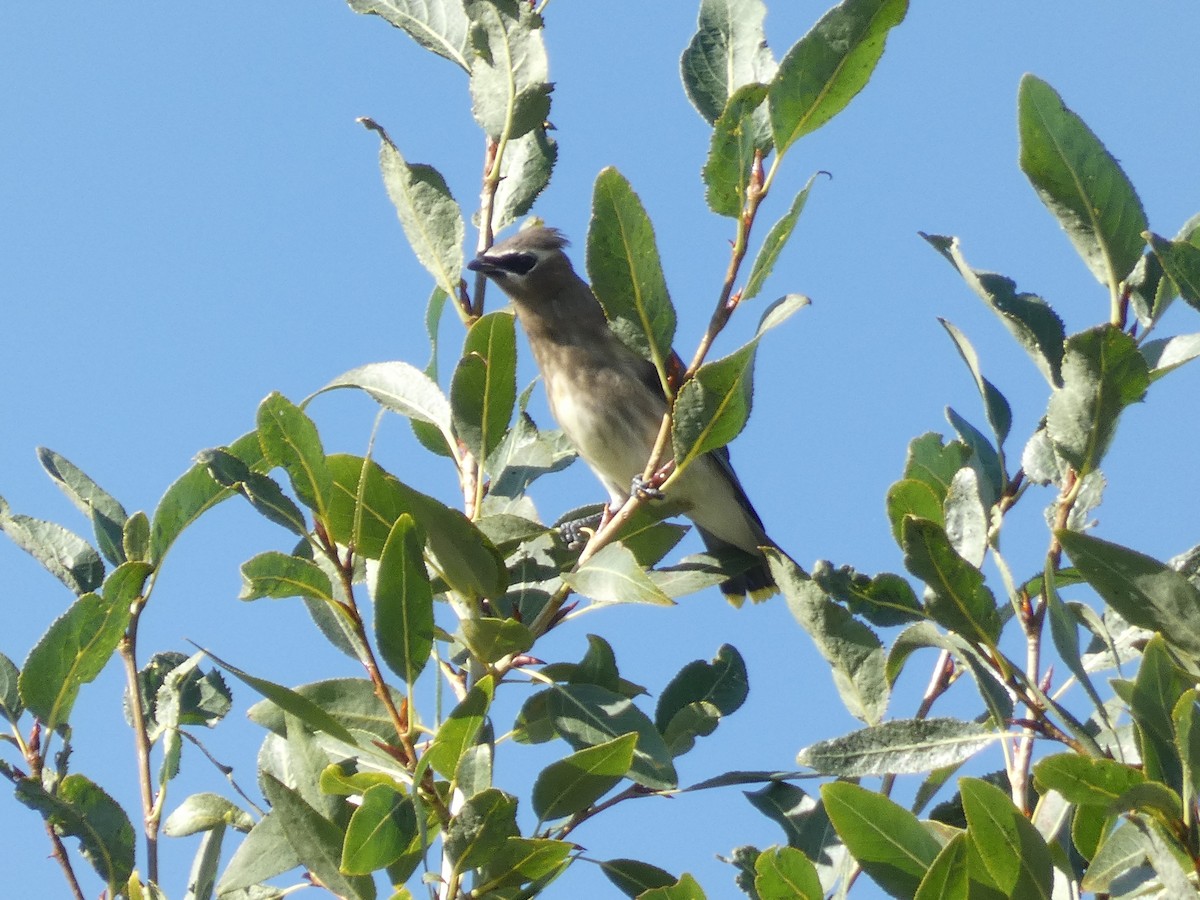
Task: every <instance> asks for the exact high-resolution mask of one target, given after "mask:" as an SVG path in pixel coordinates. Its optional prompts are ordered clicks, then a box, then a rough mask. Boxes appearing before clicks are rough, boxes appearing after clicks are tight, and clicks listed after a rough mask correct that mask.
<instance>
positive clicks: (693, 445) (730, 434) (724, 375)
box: [671, 294, 809, 471]
mask: <svg viewBox="0 0 1200 900" xmlns="http://www.w3.org/2000/svg"><path fill="white" fill-rule="evenodd" d="M808 302H809V301H808V298H807V297H802V296H800V295H799V294H789V295H788V296H786V297H783V298H782V299H780V300H778V301H776V302H775V303H773V304H771V306H770V307H768V308H767V310H766V312H764V313H763V316H762V319H761V320H760V322H759V326H758V331H757V332H756V333H755V335H754V337H753V338H752V339H751V340H750V341H749V342H748V343H746V344H745V345H743V346H742V347H740V348H739V349H737V350H735V351H734V352H733V353H731V354H729V356H726V357H725V358H723V359H719V360H716V361H715V362H710V363H705V364H704V365H703V366H701V367H700V369H699V371H697V372H696V377H695V378H693V379H691V380H690V381H688V382H687V383H686V384H684V385H683V387H682V388H680V390H679V396H678V397H677V398H676V400H675V408H674V421H673V422H672V423H671V443H672V445H673V447H674V452H675V465H676V471H681V470H683V469H685V468H686V467H687V466H689V465H691V463H692V462H694V461H695V460H696V459H698V458H699V457H701V456H703V455H704V454H706V453H709V452H711V451H713V450H716V449H718V448H720V447H724V446H725V445H726V444H728V443H729V442H730V441H732V440H733V439H734V438H735V437H737V436H738V434H740V433H741V431H742V429H743V428H744V427H745V426H746V421H747V420H748V419H749V418H750V405H751V398H752V395H753V391H754V386H753V382H754V355H755V353H756V352H757V351H758V343H759V341H760V340H762V337H763V335H764V334H766V333H767V332H768V331H770V330H771V329H772V328H774V327H776V326H777V325H779V324H780V323H782V322H784V321H786V320H787V319H788V318H790V317H791V316H792V315H793V314H794V313H795V312H796V311H797V310H800V309H802V308H804V307H805V306H807V305H808Z"/></svg>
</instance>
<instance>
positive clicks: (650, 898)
mask: <svg viewBox="0 0 1200 900" xmlns="http://www.w3.org/2000/svg"><path fill="white" fill-rule="evenodd" d="M638 898H639V900H705V894H704V891H703V889H701V887H700V885H699V883H697V881H696V879H695V878H693V877H692V876H691V875H689V874H688V873H687V872H684V873H683V875H681V876H680V877H679V880H678V881H676V882H674V883H672V884H668V885H664V886H663V887H656V888H651V889H650V890H648V891H646V892H645V893H642V894H639V895H638Z"/></svg>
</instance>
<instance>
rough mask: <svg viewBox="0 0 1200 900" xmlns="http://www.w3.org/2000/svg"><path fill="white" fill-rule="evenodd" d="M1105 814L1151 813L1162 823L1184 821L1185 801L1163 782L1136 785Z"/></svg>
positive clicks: (1107, 809)
mask: <svg viewBox="0 0 1200 900" xmlns="http://www.w3.org/2000/svg"><path fill="white" fill-rule="evenodd" d="M1105 812H1107V813H1110V814H1113V815H1116V814H1119V813H1128V812H1144V813H1150V814H1151V815H1153V816H1154V817H1156V818H1157V819H1159V820H1160V821H1164V822H1179V821H1182V820H1183V801H1182V800H1181V799H1180V797H1179V794H1177V793H1176V792H1175V791H1173V790H1171V788H1169V787H1167V786H1166V785H1165V784H1163V783H1162V782H1161V781H1147V782H1145V783H1144V784H1135V785H1134V786H1133V787H1131V788H1129V789H1128V790H1127V791H1125V793H1123V794H1122V795H1121V796H1120V797H1118V798H1117V799H1116V800H1114V801H1113V802H1112V803H1111V804H1110V805H1109V806H1108V807H1107V808H1106V809H1105Z"/></svg>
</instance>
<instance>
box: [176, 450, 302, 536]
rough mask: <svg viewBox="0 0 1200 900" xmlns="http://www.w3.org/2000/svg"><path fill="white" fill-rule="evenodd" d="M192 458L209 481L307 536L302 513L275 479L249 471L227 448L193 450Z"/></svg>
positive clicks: (256, 509)
mask: <svg viewBox="0 0 1200 900" xmlns="http://www.w3.org/2000/svg"><path fill="white" fill-rule="evenodd" d="M196 460H197V461H198V462H199V463H201V464H202V465H203V466H205V467H206V468H207V469H208V473H209V475H211V476H212V479H213V481H215V482H216V483H217V484H219V485H220V486H221V487H223V488H227V489H229V490H231V491H236V492H237V493H239V494H241V495H242V496H243V497H245V498H246V500H247V501H249V503H250V505H251V506H252V507H254V510H255V512H257V513H258V514H259V515H261V516H262V517H263V518H264V519H266V520H267V521H269V522H274V523H275V524H276V525H281V526H283V527H284V528H286V529H287V530H288V531H290V532H292V533H293V534H296V535H299V536H300V537H307V535H308V526H307V523H306V522H305V519H304V513H302V512H301V511H300V507H298V506H297V505H296V504H295V503H294V502H293V501H292V499H291V498H290V497H288V496H287V495H286V494H285V493H284V492H283V488H282V487H280V486H279V483H278V482H276V481H274V480H273V479H271V478H268V477H267V476H266V475H263V474H262V473H260V472H255V471H253V470H252V469H251V468H250V467H249V466H247V465H246V463H245V462H243V461H242V460H241V459H239V458H238V457H237V456H236V455H235V454H233V453H232V452H230V451H229V450H228V449H223V448H215V449H212V450H204V451H201V452H200V453H197V454H196Z"/></svg>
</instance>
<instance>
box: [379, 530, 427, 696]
mask: <svg viewBox="0 0 1200 900" xmlns="http://www.w3.org/2000/svg"><path fill="white" fill-rule="evenodd" d="M424 547H425V536H424V535H423V534H422V533H421V530H420V528H419V527H418V526H417V524H416V523H415V522H414V521H413V518H412V516H410V515H409V514H408V513H402V514H401V515H400V516H399V517H398V518H397V519H396V522H395V524H394V525H393V526H392V530H391V532H390V533H389V534H388V538H387V542H386V543H385V544H384V545H383V552H382V553H381V554H380V556H379V571H378V572H377V574H376V576H375V590H374V594H373V599H374V601H375V642H376V644H378V646H379V655H380V656H382V657H383V661H384V662H385V663H387V665H388V668H390V669H391V670H392V671H393V672H395V673H396V674H397V675H399V676H400V677H401V678H403V679H404V683H405V684H408V685H411V684H413V682H415V681H416V680H417V676H418V675H420V674H421V670H422V669H424V668H425V664H426V663H428V662H429V654H430V651H431V650H432V649H433V592H432V589H431V588H430V586H429V575H428V573H426V571H425V559H424V555H423V550H424Z"/></svg>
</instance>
